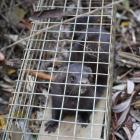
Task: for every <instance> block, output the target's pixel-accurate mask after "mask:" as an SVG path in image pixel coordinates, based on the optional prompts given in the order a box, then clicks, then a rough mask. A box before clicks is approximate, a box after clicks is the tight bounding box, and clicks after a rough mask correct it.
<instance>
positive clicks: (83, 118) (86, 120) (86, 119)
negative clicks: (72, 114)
mask: <svg viewBox="0 0 140 140" xmlns="http://www.w3.org/2000/svg"><path fill="white" fill-rule="evenodd" d="M79 122H80V123H90V120H89V116H88V115H87V116H86V115H80V117H79ZM81 126H82V127H87V125H86V124H81Z"/></svg>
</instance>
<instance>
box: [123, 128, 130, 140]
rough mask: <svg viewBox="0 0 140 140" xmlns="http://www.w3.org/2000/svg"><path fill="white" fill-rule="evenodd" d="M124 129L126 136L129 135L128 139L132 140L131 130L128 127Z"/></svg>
mask: <svg viewBox="0 0 140 140" xmlns="http://www.w3.org/2000/svg"><path fill="white" fill-rule="evenodd" d="M123 129H124V131H125V133H126V135H127V138H128V139H129V140H131V133H130V131H129V129H128V128H127V127H123Z"/></svg>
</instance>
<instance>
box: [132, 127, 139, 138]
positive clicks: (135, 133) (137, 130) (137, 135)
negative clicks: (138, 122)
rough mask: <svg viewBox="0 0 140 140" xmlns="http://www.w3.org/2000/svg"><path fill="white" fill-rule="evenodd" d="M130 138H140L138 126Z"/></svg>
mask: <svg viewBox="0 0 140 140" xmlns="http://www.w3.org/2000/svg"><path fill="white" fill-rule="evenodd" d="M131 140H140V126H139V127H137V129H136V131H135V132H134V134H133V136H132V139H131Z"/></svg>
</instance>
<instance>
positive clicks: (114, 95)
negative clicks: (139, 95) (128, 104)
mask: <svg viewBox="0 0 140 140" xmlns="http://www.w3.org/2000/svg"><path fill="white" fill-rule="evenodd" d="M121 93H122V91H118V92H116V93H114V94H113V96H112V105H115V104H116V103H115V102H117V101H116V100H117V99H118V97H120V95H121Z"/></svg>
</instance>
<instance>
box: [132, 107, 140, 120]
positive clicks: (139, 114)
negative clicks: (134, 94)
mask: <svg viewBox="0 0 140 140" xmlns="http://www.w3.org/2000/svg"><path fill="white" fill-rule="evenodd" d="M130 115H131V116H133V117H134V118H135V119H136V120H137V121H139V122H140V113H139V112H138V110H134V109H131V110H130Z"/></svg>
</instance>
